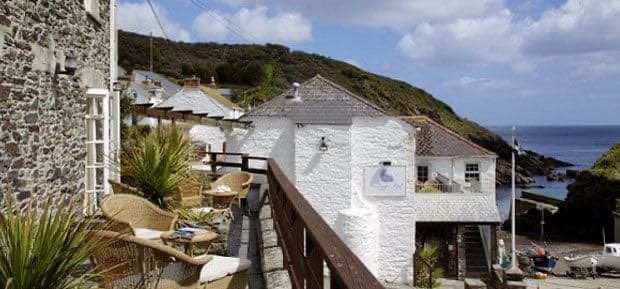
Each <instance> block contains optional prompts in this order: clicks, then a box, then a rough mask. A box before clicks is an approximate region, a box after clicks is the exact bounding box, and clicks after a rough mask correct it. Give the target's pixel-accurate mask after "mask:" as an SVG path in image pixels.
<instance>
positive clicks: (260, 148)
mask: <svg viewBox="0 0 620 289" xmlns="http://www.w3.org/2000/svg"><path fill="white" fill-rule="evenodd" d="M248 120H250V121H253V123H252V124H253V127H251V128H248V129H239V128H235V129H232V130H227V131H226V135H227V137H226V139H227V141H226V150H227V151H228V152H239V153H248V154H250V155H252V156H259V157H271V158H273V159H274V160H276V162H277V163H278V165H279V166H280V168H281V169H282V171H283V172H284V173H285V174H286V175H287V177H288V178H289V179H290V180H291V181H292V182H293V183H295V165H294V161H295V126H294V124H293V123H292V122H291V121H290V120H288V119H286V118H275V117H255V118H251V119H248ZM250 167H253V168H258V167H263V168H266V163H265V162H264V161H252V162H250Z"/></svg>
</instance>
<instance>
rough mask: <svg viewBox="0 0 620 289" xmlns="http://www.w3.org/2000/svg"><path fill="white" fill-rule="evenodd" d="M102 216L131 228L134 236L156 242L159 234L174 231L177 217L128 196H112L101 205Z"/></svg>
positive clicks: (142, 199)
mask: <svg viewBox="0 0 620 289" xmlns="http://www.w3.org/2000/svg"><path fill="white" fill-rule="evenodd" d="M101 211H102V212H103V215H104V216H105V217H106V218H108V219H110V220H112V221H113V222H115V223H124V224H127V225H129V226H130V227H131V229H132V230H133V232H134V235H136V236H138V237H140V238H145V239H152V240H156V239H159V236H160V235H161V232H165V231H169V230H174V227H175V224H176V221H177V216H176V215H175V214H173V213H170V212H166V211H164V210H162V209H160V208H159V207H157V206H155V205H154V204H153V203H151V202H149V201H148V200H146V199H144V198H141V197H138V196H134V195H129V194H114V195H111V196H108V197H107V198H105V199H104V200H103V202H102V203H101Z"/></svg>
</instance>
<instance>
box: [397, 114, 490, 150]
mask: <svg viewBox="0 0 620 289" xmlns="http://www.w3.org/2000/svg"><path fill="white" fill-rule="evenodd" d="M401 119H402V120H404V121H406V122H408V123H409V124H411V125H412V126H414V127H416V128H420V130H419V131H418V132H417V133H416V155H418V156H489V157H496V156H497V155H496V154H495V153H493V152H492V151H489V150H487V149H485V148H483V147H481V146H479V145H477V144H475V143H474V142H472V141H470V140H468V139H466V138H464V137H462V136H460V135H458V134H457V133H455V132H453V131H451V130H450V129H448V128H446V127H444V126H443V125H441V124H439V123H437V122H435V121H434V120H432V119H430V118H428V117H426V116H404V117H401Z"/></svg>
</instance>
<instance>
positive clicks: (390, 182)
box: [364, 166, 407, 196]
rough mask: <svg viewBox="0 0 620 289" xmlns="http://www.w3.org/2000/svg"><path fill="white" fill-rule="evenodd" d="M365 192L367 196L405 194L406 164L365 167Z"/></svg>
mask: <svg viewBox="0 0 620 289" xmlns="http://www.w3.org/2000/svg"><path fill="white" fill-rule="evenodd" d="M364 194H365V195H367V196H405V195H406V194H407V168H406V167H405V166H372V167H366V168H365V169H364Z"/></svg>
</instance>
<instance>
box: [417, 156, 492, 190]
mask: <svg viewBox="0 0 620 289" xmlns="http://www.w3.org/2000/svg"><path fill="white" fill-rule="evenodd" d="M416 162H417V163H416V170H417V166H420V165H427V166H428V167H429V168H428V169H429V177H432V176H433V173H435V172H438V173H440V174H442V175H444V176H446V177H448V178H452V180H453V181H455V182H457V183H459V184H465V164H469V163H476V164H479V168H480V185H481V189H482V190H481V192H483V193H487V194H492V195H495V158H494V157H469V158H466V157H420V156H418V157H417V158H416ZM453 166H454V169H453ZM414 177H415V179H417V171H416V174H415V175H414Z"/></svg>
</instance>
